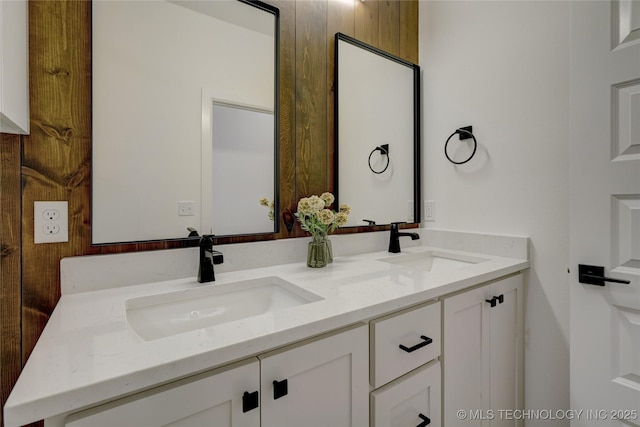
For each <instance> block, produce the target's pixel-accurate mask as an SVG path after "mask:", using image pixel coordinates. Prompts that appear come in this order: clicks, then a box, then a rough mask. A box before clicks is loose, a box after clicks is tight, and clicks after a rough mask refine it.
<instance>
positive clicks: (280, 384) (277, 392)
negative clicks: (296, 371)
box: [273, 380, 289, 400]
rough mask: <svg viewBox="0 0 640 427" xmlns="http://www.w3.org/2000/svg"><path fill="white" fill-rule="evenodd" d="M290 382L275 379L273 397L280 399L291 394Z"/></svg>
mask: <svg viewBox="0 0 640 427" xmlns="http://www.w3.org/2000/svg"><path fill="white" fill-rule="evenodd" d="M288 383H289V382H288V381H287V380H282V381H276V380H274V381H273V399H274V400H275V399H280V398H281V397H283V396H286V395H287V394H289V384H288Z"/></svg>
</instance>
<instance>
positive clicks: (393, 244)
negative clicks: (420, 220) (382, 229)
mask: <svg viewBox="0 0 640 427" xmlns="http://www.w3.org/2000/svg"><path fill="white" fill-rule="evenodd" d="M398 224H404V222H392V223H391V234H390V236H389V252H391V253H394V254H397V253H399V252H400V239H399V238H400V237H402V236H408V237H411V240H418V239H419V238H420V235H419V234H418V233H401V232H400V229H399V228H398Z"/></svg>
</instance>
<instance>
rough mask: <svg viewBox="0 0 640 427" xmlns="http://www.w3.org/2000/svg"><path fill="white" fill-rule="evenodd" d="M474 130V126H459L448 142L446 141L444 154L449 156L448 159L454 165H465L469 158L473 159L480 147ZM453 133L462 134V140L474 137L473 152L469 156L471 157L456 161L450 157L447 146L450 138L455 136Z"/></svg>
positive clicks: (450, 136)
mask: <svg viewBox="0 0 640 427" xmlns="http://www.w3.org/2000/svg"><path fill="white" fill-rule="evenodd" d="M472 131H473V127H472V126H467V127H462V128H458V129H456V131H455V132H454V133H452V134H451V135H449V138H447V142H445V143H444V155H445V156H447V160H449V161H450V162H451V163H453V164H454V165H463V164H465V163H467V162H468V161H469V160H471V159H472V158H473V156H475V154H476V150H477V149H478V141H476V137H475V136H473V132H472ZM463 133H464V135H463ZM453 135H460V140H461V141H462V140H465V139H469V138H473V151H472V152H471V155H470V156H469V158H467V159H466V160H463V161H461V162H456V161H455V160H453V159H451V157H449V153H448V152H447V146H448V145H449V140H450V139H451V138H453Z"/></svg>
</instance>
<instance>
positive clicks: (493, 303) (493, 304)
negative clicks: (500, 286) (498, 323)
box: [485, 297, 498, 308]
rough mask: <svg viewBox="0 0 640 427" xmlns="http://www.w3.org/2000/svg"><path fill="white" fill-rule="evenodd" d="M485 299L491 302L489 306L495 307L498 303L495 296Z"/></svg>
mask: <svg viewBox="0 0 640 427" xmlns="http://www.w3.org/2000/svg"><path fill="white" fill-rule="evenodd" d="M485 301H486V302H488V303H489V304H491V308H493V307H495V306H496V305H497V304H498V300H497V299H496V297H493V298H491V299H486V300H485Z"/></svg>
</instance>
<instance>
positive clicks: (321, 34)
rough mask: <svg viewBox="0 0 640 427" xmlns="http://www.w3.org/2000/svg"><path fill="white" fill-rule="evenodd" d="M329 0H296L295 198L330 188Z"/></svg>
mask: <svg viewBox="0 0 640 427" xmlns="http://www.w3.org/2000/svg"><path fill="white" fill-rule="evenodd" d="M326 20H327V3H326V2H321V1H299V2H296V88H295V91H296V197H297V198H300V197H304V196H308V195H311V194H320V193H322V192H324V191H326V190H327V38H326V32H327V26H326Z"/></svg>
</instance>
